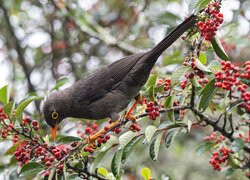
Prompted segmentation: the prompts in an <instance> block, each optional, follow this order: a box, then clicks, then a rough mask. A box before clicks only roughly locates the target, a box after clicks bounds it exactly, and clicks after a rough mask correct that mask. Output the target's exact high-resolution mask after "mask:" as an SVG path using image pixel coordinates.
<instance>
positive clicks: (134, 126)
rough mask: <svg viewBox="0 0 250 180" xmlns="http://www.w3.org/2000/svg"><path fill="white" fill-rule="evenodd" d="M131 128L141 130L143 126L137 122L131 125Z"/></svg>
mask: <svg viewBox="0 0 250 180" xmlns="http://www.w3.org/2000/svg"><path fill="white" fill-rule="evenodd" d="M130 130H131V131H140V130H141V127H140V126H139V125H138V124H136V123H133V124H132V125H131V126H130Z"/></svg>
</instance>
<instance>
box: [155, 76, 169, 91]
mask: <svg viewBox="0 0 250 180" xmlns="http://www.w3.org/2000/svg"><path fill="white" fill-rule="evenodd" d="M161 85H163V79H159V80H158V81H157V86H161ZM169 89H171V79H170V78H166V79H165V81H164V91H168V90H169Z"/></svg>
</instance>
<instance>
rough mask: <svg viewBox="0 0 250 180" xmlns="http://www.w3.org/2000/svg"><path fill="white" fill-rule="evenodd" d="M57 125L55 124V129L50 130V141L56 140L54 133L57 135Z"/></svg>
mask: <svg viewBox="0 0 250 180" xmlns="http://www.w3.org/2000/svg"><path fill="white" fill-rule="evenodd" d="M57 128H58V124H57V123H56V125H55V127H53V128H51V134H52V139H53V140H56V133H57Z"/></svg>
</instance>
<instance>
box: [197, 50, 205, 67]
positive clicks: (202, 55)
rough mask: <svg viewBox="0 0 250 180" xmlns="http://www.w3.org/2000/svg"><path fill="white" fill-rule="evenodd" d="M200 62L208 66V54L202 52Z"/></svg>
mask: <svg viewBox="0 0 250 180" xmlns="http://www.w3.org/2000/svg"><path fill="white" fill-rule="evenodd" d="M198 59H199V61H200V62H201V63H202V64H203V65H206V64H207V57H206V54H204V53H203V52H200V55H199V58H198Z"/></svg>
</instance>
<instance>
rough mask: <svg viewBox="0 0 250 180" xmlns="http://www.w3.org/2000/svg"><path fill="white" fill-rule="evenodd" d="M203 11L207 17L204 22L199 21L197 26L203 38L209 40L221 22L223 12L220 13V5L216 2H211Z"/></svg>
mask: <svg viewBox="0 0 250 180" xmlns="http://www.w3.org/2000/svg"><path fill="white" fill-rule="evenodd" d="M205 12H206V14H207V15H208V17H209V19H206V20H205V21H204V22H203V21H199V22H198V27H199V29H200V31H201V33H202V36H203V37H204V38H205V40H207V41H211V40H212V39H213V37H214V36H215V35H216V31H217V30H218V27H219V26H220V25H221V24H222V23H223V14H222V13H220V6H219V3H218V2H212V3H211V4H209V5H208V7H207V8H206V9H205Z"/></svg>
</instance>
